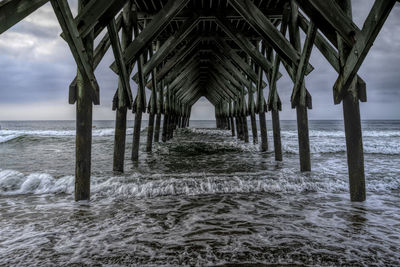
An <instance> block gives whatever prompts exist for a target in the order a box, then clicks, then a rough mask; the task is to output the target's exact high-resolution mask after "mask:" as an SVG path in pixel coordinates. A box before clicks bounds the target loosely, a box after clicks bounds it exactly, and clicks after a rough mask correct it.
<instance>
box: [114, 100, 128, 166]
mask: <svg viewBox="0 0 400 267" xmlns="http://www.w3.org/2000/svg"><path fill="white" fill-rule="evenodd" d="M127 110H128V109H127V107H122V108H117V110H116V120H115V135H114V158H113V170H114V171H116V172H123V171H124V161H125V140H126V116H127Z"/></svg>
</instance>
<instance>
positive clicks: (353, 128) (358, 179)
mask: <svg viewBox="0 0 400 267" xmlns="http://www.w3.org/2000/svg"><path fill="white" fill-rule="evenodd" d="M377 2H381V3H382V1H376V2H375V4H376V3H377ZM338 3H339V5H340V7H341V8H342V9H343V11H344V12H345V13H346V15H347V16H348V17H349V18H350V19H351V18H352V8H351V0H344V1H340V2H338ZM374 6H375V5H374ZM373 9H374V7H373ZM376 19H377V20H379V17H376ZM367 20H368V18H367ZM364 25H365V24H364ZM338 47H339V60H340V66H341V72H340V74H342V72H343V71H344V68H343V65H344V61H345V59H346V58H348V57H349V53H352V52H353V51H352V49H351V47H349V46H347V45H346V44H345V42H344V40H343V39H342V38H341V37H340V36H338ZM340 74H339V75H340ZM356 83H357V79H356V78H353V81H352V84H351V85H350V88H349V89H350V90H348V91H345V92H344V96H343V118H344V130H345V135H346V150H347V166H348V171H349V185H350V199H351V201H365V199H366V192H365V191H366V190H365V171H364V149H363V141H362V130H361V116H360V106H359V101H358V96H357V92H356V88H355V87H356Z"/></svg>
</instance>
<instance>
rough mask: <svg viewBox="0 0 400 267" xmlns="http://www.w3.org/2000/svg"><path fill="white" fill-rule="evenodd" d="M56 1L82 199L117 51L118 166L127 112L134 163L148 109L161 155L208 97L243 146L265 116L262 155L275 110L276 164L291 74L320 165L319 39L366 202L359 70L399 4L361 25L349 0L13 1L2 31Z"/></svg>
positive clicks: (303, 151) (357, 191)
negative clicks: (108, 56)
mask: <svg viewBox="0 0 400 267" xmlns="http://www.w3.org/2000/svg"><path fill="white" fill-rule="evenodd" d="M47 2H51V4H52V7H53V9H54V12H55V14H56V16H57V19H58V21H59V23H60V26H61V28H62V31H63V33H62V34H61V37H62V38H63V39H64V40H65V41H66V42H67V43H68V45H69V47H70V50H71V53H72V55H73V57H74V59H75V61H76V64H77V69H78V74H77V77H75V79H73V81H72V82H71V85H70V87H69V103H70V104H75V105H76V107H77V136H76V176H75V179H76V183H75V199H76V200H82V199H89V198H90V171H91V134H92V133H91V131H92V106H93V105H98V104H100V89H99V88H100V87H101V85H99V84H98V83H97V80H96V77H95V75H94V70H95V69H96V68H97V66H98V65H99V63H100V61H101V60H102V58H103V57H104V55H105V53H106V52H107V51H108V50H109V49H112V51H113V54H114V57H115V62H114V63H113V64H112V65H111V66H110V67H111V69H112V70H113V71H114V72H115V74H116V75H118V76H119V83H118V89H117V90H116V92H115V96H114V99H112V101H113V110H115V111H116V131H115V149H114V170H115V171H118V172H123V171H124V158H125V156H124V155H125V140H126V119H127V112H128V111H129V110H130V111H132V112H133V113H135V127H134V134H133V149H132V156H131V158H132V160H133V161H137V160H138V157H139V142H140V129H141V124H142V114H143V113H145V112H147V113H149V121H148V123H149V124H148V127H147V131H148V132H147V133H148V134H147V146H146V151H147V152H151V150H152V146H153V142H159V141H160V140H162V141H164V142H166V141H168V140H169V139H171V138H173V133H174V130H175V129H176V128H184V127H188V126H189V120H190V115H191V108H192V106H193V105H194V104H195V103H196V102H197V101H198V100H199V99H200V98H201V97H203V96H204V97H205V98H207V99H208V100H209V101H210V103H212V105H213V106H214V107H215V116H216V121H217V127H218V128H222V129H226V130H231V131H232V135H233V136H235V135H236V136H237V137H238V138H240V139H242V140H243V141H244V142H249V134H248V132H249V128H251V131H252V136H253V140H252V141H253V142H254V143H258V129H257V123H256V121H257V116H258V120H259V121H260V124H259V127H260V129H259V130H260V133H261V136H260V140H261V141H260V146H261V151H267V150H268V140H267V128H266V113H267V112H269V113H270V114H271V116H272V124H273V129H272V130H273V136H274V154H275V159H276V160H277V161H281V160H282V148H281V137H280V124H279V112H280V111H281V109H282V104H281V99H280V97H279V91H278V88H277V81H278V80H279V79H280V77H281V76H282V74H281V73H280V71H282V70H283V69H285V71H286V72H287V73H288V75H289V77H290V79H291V80H292V81H293V89H292V95H291V98H290V99H289V100H288V101H290V102H291V106H292V108H293V109H296V114H297V124H298V139H299V159H300V170H301V171H311V160H310V145H309V134H308V115H307V110H308V109H311V108H312V97H311V95H310V93H309V92H308V90H307V87H306V84H305V77H306V76H307V75H308V74H309V73H310V72H312V71H313V69H314V68H316V67H318V66H312V65H311V64H310V63H309V59H310V55H311V53H312V49H313V47H314V46H315V47H316V49H318V50H319V51H320V52H321V54H322V55H323V56H324V57H325V59H326V61H327V62H328V64H330V65H331V66H332V68H333V69H335V70H336V72H337V73H338V79H337V81H336V83H335V84H334V85H333V102H334V104H341V103H342V105H343V114H344V122H345V133H346V145H347V161H348V168H349V184H350V196H351V199H352V200H353V201H364V200H365V177H364V176H365V175H364V156H363V144H362V132H361V119H360V110H359V101H362V102H365V101H366V100H367V97H366V84H365V82H364V81H363V79H362V78H361V77H359V76H358V75H357V72H358V70H359V69H360V67H361V65H362V63H363V61H364V59H365V57H366V56H367V54H368V52H369V50H370V48H371V46H372V44H373V42H374V40H375V39H376V37H377V35H378V33H379V32H380V30H381V28H382V27H383V25H384V22H385V20H386V18H387V17H388V15H389V13H390V12H391V10H392V8H393V6H394V5H395V4H396V2H397V1H395V0H375V2H374V5H373V6H372V8H371V11H370V13H369V15H368V16H367V18H366V20H365V23H364V25H363V27H362V28H361V29H360V28H359V27H358V26H357V25H356V24H355V23H354V22H353V21H352V6H351V0H324V1H321V0H274V1H271V0H229V1H228V0H150V1H149V0H79V4H78V5H79V7H78V15H77V16H76V17H73V15H72V12H71V9H70V6H69V4H68V2H67V0H51V1H46V0H33V1H32V0H30V1H29V0H4V1H2V2H0V34H1V33H3V32H5V31H6V30H8V29H9V28H10V27H12V26H13V25H15V24H16V23H18V22H19V21H20V20H22V19H24V18H25V17H26V16H28V15H29V14H31V13H32V12H34V11H35V10H36V9H38V8H40V7H41V6H42V5H44V4H46V3H47ZM301 31H302V32H304V34H305V36H306V38H305V40H301V37H300V36H301V35H300V32H301ZM96 38H98V40H99V42H96V44H97V45H94V40H95V39H96ZM281 66H282V67H281ZM130 79H133V80H134V81H135V82H136V84H137V85H138V86H137V90H133V91H132V88H131V86H130ZM116 86H117V85H116ZM146 90H149V92H150V95H151V97H150V98H149V99H146ZM265 96H267V97H265ZM110 101H111V100H110ZM248 118H250V122H251V123H250V125H249V126H248V122H247V119H248Z"/></svg>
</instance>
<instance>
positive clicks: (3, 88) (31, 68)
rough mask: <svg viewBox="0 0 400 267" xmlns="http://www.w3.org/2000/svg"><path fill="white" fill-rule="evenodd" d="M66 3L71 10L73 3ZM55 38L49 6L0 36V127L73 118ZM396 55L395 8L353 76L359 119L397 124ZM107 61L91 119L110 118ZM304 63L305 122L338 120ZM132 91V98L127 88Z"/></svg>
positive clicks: (291, 114)
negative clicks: (362, 98) (358, 86)
mask: <svg viewBox="0 0 400 267" xmlns="http://www.w3.org/2000/svg"><path fill="white" fill-rule="evenodd" d="M69 2H70V4H71V6H72V8H73V9H76V0H74V1H69ZM372 4H373V0H353V13H354V20H355V22H356V24H357V25H358V26H359V27H360V28H361V27H362V25H363V22H364V20H365V18H366V16H367V15H368V12H369V10H370V8H371V6H372ZM74 12H76V11H75V10H74ZM60 33H61V29H60V27H59V25H58V23H57V20H56V17H55V15H54V13H53V11H52V8H51V5H50V4H46V5H45V6H43V7H42V8H40V9H39V10H37V11H36V12H35V13H33V14H31V15H30V16H29V17H27V18H26V19H24V20H23V21H22V22H20V23H19V24H17V25H15V26H14V27H12V28H11V29H10V30H8V31H7V32H5V33H3V34H1V35H0V70H1V71H0V120H57V119H58V120H65V119H67V120H68V119H74V118H75V107H74V106H73V105H69V104H68V86H69V84H70V82H71V80H72V79H73V78H74V76H75V73H76V65H75V63H74V60H73V57H72V55H71V53H70V51H69V48H68V46H67V44H66V43H65V42H64V41H63V40H62V39H61V38H60V37H59V34H60ZM399 48H400V4H396V6H395V8H394V9H393V11H392V13H391V15H390V16H389V18H388V20H387V22H386V24H385V25H384V27H383V30H382V31H381V33H380V34H379V36H378V38H377V40H376V42H375V43H374V46H373V47H372V49H371V51H370V53H369V55H368V57H367V59H366V60H365V62H364V64H363V66H362V67H361V69H360V71H359V75H360V76H361V77H362V78H363V79H364V80H365V81H366V82H367V93H368V102H367V103H362V104H361V112H362V118H363V119H400V105H399V103H400V90H399V89H400V88H399V87H400V53H399ZM112 61H113V55H112V52H111V50H110V51H109V52H108V53H107V55H106V57H105V58H104V59H103V61H102V63H101V64H100V65H99V67H98V69H97V70H96V73H95V74H96V77H97V79H98V82H99V84H100V89H101V105H100V106H96V107H95V109H94V119H114V116H115V115H114V112H113V111H112V110H111V101H112V96H113V95H114V92H115V90H116V87H117V84H118V77H117V76H116V75H115V74H114V73H113V72H112V71H111V70H110V69H109V68H108V66H109V65H110V64H111V63H112ZM311 64H313V66H314V67H315V70H314V71H313V72H312V73H311V74H310V75H308V77H307V78H306V85H307V88H308V90H309V91H310V93H311V95H312V97H313V110H311V111H310V112H309V118H310V119H342V118H343V115H342V106H341V105H334V104H333V100H332V99H333V98H332V87H333V84H334V83H335V80H336V78H337V73H336V72H335V71H334V70H333V69H332V67H331V66H330V65H329V63H327V62H326V61H325V59H324V58H323V57H322V56H321V54H320V53H319V52H318V50H317V49H316V48H314V50H313V53H312V56H311ZM281 72H282V73H283V74H284V76H283V77H282V78H281V80H280V81H279V82H278V90H279V93H280V96H281V99H282V102H283V112H282V115H281V118H282V119H295V111H294V110H292V109H291V108H290V101H289V99H290V94H291V90H292V88H293V84H292V82H291V81H290V80H289V79H288V76H287V74H286V73H285V71H284V69H283V68H281ZM132 89H133V90H134V93H135V92H136V85H135V84H134V83H132ZM266 96H267V94H266ZM132 118H133V116H132V115H131V117H130V119H132ZM213 118H214V109H213V107H212V106H211V104H209V103H208V101H207V100H205V99H204V98H202V99H200V101H198V103H196V105H195V106H194V107H193V111H192V119H213Z"/></svg>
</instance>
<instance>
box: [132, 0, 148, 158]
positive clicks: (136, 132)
mask: <svg viewBox="0 0 400 267" xmlns="http://www.w3.org/2000/svg"><path fill="white" fill-rule="evenodd" d="M133 9H134V12H133V31H134V34H135V39H136V38H137V37H138V36H139V27H138V21H137V11H136V6H135V5H133ZM143 60H144V59H143V54H141V55H140V56H139V57H138V64H137V67H138V74H139V84H138V90H137V101H136V113H135V125H134V129H133V142H132V156H131V159H132V160H133V161H138V160H139V146H140V131H141V127H142V112H143V108H144V105H145V104H146V95H145V88H144V77H143Z"/></svg>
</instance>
